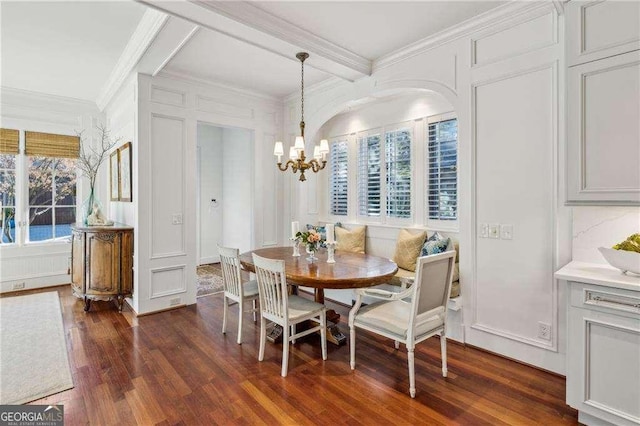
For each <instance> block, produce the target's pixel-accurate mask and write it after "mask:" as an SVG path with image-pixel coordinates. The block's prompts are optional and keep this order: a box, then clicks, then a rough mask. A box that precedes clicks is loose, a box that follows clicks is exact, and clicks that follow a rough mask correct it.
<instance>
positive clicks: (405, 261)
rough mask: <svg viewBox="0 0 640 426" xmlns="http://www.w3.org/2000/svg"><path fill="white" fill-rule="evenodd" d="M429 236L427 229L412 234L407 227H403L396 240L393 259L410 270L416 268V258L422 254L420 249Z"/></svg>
mask: <svg viewBox="0 0 640 426" xmlns="http://www.w3.org/2000/svg"><path fill="white" fill-rule="evenodd" d="M426 237H427V231H421V232H418V233H416V234H412V233H411V232H409V231H407V230H406V229H401V230H400V233H399V234H398V240H397V241H396V253H395V254H394V255H393V261H394V262H396V263H397V264H398V268H402V269H406V270H408V271H415V270H416V259H417V258H418V256H420V249H421V248H422V245H423V244H424V240H425V238H426Z"/></svg>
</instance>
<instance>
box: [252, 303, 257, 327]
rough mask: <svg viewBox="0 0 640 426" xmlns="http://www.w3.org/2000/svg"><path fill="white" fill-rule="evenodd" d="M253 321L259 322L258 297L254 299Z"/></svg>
mask: <svg viewBox="0 0 640 426" xmlns="http://www.w3.org/2000/svg"><path fill="white" fill-rule="evenodd" d="M252 305H253V322H257V321H258V316H257V313H256V299H253V303H252Z"/></svg>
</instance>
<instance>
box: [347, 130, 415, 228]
mask: <svg viewBox="0 0 640 426" xmlns="http://www.w3.org/2000/svg"><path fill="white" fill-rule="evenodd" d="M382 135H384V148H383V147H382ZM383 172H384V179H383V175H382V173H383ZM383 182H384V186H383ZM357 185H358V214H359V215H360V216H365V217H381V216H383V213H384V216H385V217H387V218H401V219H408V218H410V217H411V130H410V129H408V128H398V129H395V130H388V131H383V132H379V133H371V134H367V135H363V136H361V137H359V138H358V183H357ZM382 206H385V210H384V212H383V211H382Z"/></svg>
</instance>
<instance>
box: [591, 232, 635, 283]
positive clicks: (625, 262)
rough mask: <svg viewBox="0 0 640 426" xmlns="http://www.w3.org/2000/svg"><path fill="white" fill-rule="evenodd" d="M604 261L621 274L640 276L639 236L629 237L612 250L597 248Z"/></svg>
mask: <svg viewBox="0 0 640 426" xmlns="http://www.w3.org/2000/svg"><path fill="white" fill-rule="evenodd" d="M598 250H599V251H600V253H602V256H604V258H605V260H606V261H607V262H609V264H610V265H611V266H613V267H614V268H618V269H620V270H621V271H622V272H623V273H627V271H629V272H633V273H634V274H640V234H633V235H630V236H629V238H627V239H626V240H624V241H622V242H621V243H618V244H616V245H614V246H613V248H606V247H600V248H598Z"/></svg>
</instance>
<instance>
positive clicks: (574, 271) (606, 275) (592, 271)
mask: <svg viewBox="0 0 640 426" xmlns="http://www.w3.org/2000/svg"><path fill="white" fill-rule="evenodd" d="M555 277H556V278H557V279H559V280H567V281H578V282H581V283H587V284H596V285H602V286H606V287H615V288H621V289H625V290H632V291H640V275H635V274H633V273H631V272H629V273H628V274H623V273H622V271H621V270H619V269H616V268H614V267H613V266H609V265H601V264H598V263H586V262H575V261H574V262H569V263H568V264H566V265H565V266H563V267H562V268H561V269H560V270H558V271H557V272H556V273H555Z"/></svg>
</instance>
